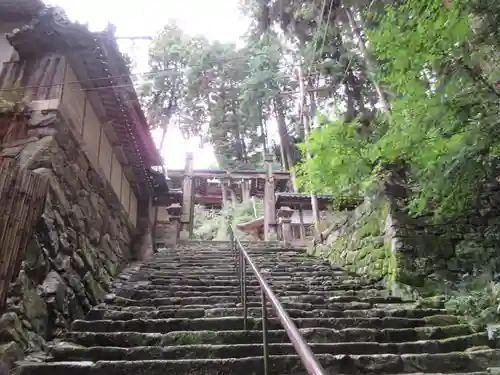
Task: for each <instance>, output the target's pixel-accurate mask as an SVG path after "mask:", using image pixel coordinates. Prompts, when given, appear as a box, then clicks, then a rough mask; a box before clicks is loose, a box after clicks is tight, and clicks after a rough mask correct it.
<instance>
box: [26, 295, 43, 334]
mask: <svg viewBox="0 0 500 375" xmlns="http://www.w3.org/2000/svg"><path fill="white" fill-rule="evenodd" d="M23 307H24V314H25V315H26V318H27V319H28V320H29V322H30V323H31V325H32V326H33V328H34V329H35V331H36V332H38V333H39V334H40V335H42V336H45V335H46V333H47V324H48V309H47V304H46V303H45V301H44V299H43V298H42V297H40V296H39V295H38V293H37V292H36V290H35V289H33V288H32V287H25V288H24V291H23Z"/></svg>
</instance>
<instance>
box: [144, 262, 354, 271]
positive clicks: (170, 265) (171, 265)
mask: <svg viewBox="0 0 500 375" xmlns="http://www.w3.org/2000/svg"><path fill="white" fill-rule="evenodd" d="M255 263H256V265H257V266H258V267H259V269H265V270H270V271H284V272H295V271H337V272H347V271H346V270H345V269H344V268H342V267H340V266H334V265H330V264H318V263H316V262H312V261H311V262H310V263H309V264H304V263H303V262H300V263H290V262H287V263H276V262H268V261H266V262H264V261H260V262H259V261H257V262H255ZM138 266H139V267H141V268H142V269H147V270H165V269H167V270H170V269H174V270H175V269H187V270H193V269H221V270H224V269H226V270H232V269H234V268H235V267H236V264H232V263H227V262H224V261H220V262H218V263H216V264H196V263H188V262H172V261H169V262H158V261H155V262H152V263H139V264H138Z"/></svg>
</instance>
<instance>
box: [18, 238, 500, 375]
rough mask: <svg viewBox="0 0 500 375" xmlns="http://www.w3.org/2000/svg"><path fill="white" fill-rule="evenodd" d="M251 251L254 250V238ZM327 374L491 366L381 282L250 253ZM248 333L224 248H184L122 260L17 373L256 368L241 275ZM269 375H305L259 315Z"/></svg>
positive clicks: (202, 374)
mask: <svg viewBox="0 0 500 375" xmlns="http://www.w3.org/2000/svg"><path fill="white" fill-rule="evenodd" d="M261 246H262V245H261ZM248 251H249V254H250V256H251V257H252V259H254V261H255V263H256V264H257V265H258V267H259V268H260V269H261V270H262V274H263V275H264V277H265V278H266V279H267V280H268V282H269V284H270V285H271V287H272V288H273V290H274V292H275V293H276V294H277V295H278V297H279V298H280V300H281V301H282V304H283V305H284V306H285V308H286V310H287V312H288V313H289V315H290V316H291V317H292V318H293V319H294V322H295V324H296V325H297V327H298V328H299V329H300V331H301V333H302V334H303V336H304V337H305V339H306V340H307V341H308V342H309V343H310V346H311V348H312V350H313V351H314V352H315V353H316V355H317V357H318V359H319V360H320V362H321V363H322V364H323V366H324V367H325V369H326V371H327V372H328V373H329V374H332V375H333V374H358V373H359V374H362V373H363V374H366V373H383V374H410V373H411V374H417V373H433V374H438V373H476V374H486V373H487V372H488V368H490V367H495V366H497V365H498V363H499V362H500V350H496V349H493V348H491V346H492V345H491V343H490V342H489V341H488V337H487V335H486V334H485V333H475V332H473V331H472V330H471V329H470V328H469V327H468V326H467V325H463V324H460V323H459V321H458V319H457V318H456V317H454V316H449V315H446V312H445V311H444V310H443V309H442V306H437V308H436V307H435V308H421V307H418V305H417V304H415V303H412V302H404V301H401V300H400V299H398V298H395V297H391V296H390V295H389V293H388V292H387V291H386V290H385V289H384V287H383V285H381V284H380V283H377V282H375V281H373V280H370V279H368V278H365V277H359V276H355V275H351V274H348V273H347V272H346V271H344V270H342V269H341V268H339V267H335V266H331V265H329V264H328V263H325V262H321V261H320V260H318V259H315V258H308V257H307V256H306V254H305V252H304V251H301V250H291V249H278V248H277V246H268V248H266V249H259V248H257V247H255V246H253V248H250V249H249V250H248ZM248 280H249V281H248V284H247V285H248V287H247V290H248V296H249V297H248V305H249V315H250V318H249V324H248V327H249V330H248V331H246V332H245V331H243V319H242V317H241V316H242V308H241V305H240V296H239V287H238V280H237V277H236V273H235V266H234V258H233V254H232V253H231V251H230V249H229V244H227V243H213V244H212V243H193V244H190V245H184V246H179V247H178V248H177V249H175V250H165V251H163V252H161V253H159V254H157V255H156V256H155V257H154V258H153V259H151V260H149V261H146V262H143V263H140V264H137V265H133V266H131V267H129V268H128V269H127V270H125V272H124V273H123V274H122V275H121V277H120V279H119V280H117V281H116V282H115V283H114V289H113V294H111V295H109V296H108V297H107V300H106V301H105V303H103V304H101V305H99V306H97V307H96V308H95V309H94V310H92V311H91V312H90V313H89V314H88V316H87V318H86V320H79V321H75V322H74V323H73V326H72V331H71V332H69V333H67V334H66V335H65V337H61V338H59V339H58V340H56V341H55V342H54V343H53V345H52V347H51V348H50V353H49V354H50V355H49V357H48V358H47V359H46V360H45V361H44V362H38V363H36V362H27V363H23V364H22V367H21V374H22V375H95V374H99V375H119V374H120V375H121V374H131V375H132V374H133V375H164V374H190V375H216V374H217V375H219V374H234V375H259V374H263V360H262V332H261V331H260V329H261V326H262V325H261V320H260V318H259V317H260V314H261V308H260V297H259V288H258V284H257V281H256V280H255V278H254V277H253V275H252V274H251V272H250V271H249V272H248ZM269 315H270V321H269V329H270V331H269V342H270V353H271V361H270V362H271V371H270V373H271V374H276V375H279V374H294V375H298V374H306V371H305V369H304V368H303V366H302V364H301V362H300V360H299V359H298V357H297V355H296V354H295V351H294V349H293V347H292V345H291V344H290V342H289V340H288V338H287V335H286V333H285V332H284V330H283V328H282V326H281V325H280V323H279V321H278V319H277V318H276V317H275V316H274V314H273V313H272V312H271V311H269Z"/></svg>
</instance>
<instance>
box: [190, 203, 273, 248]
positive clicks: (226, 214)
mask: <svg viewBox="0 0 500 375" xmlns="http://www.w3.org/2000/svg"><path fill="white" fill-rule="evenodd" d="M255 212H256V214H257V216H255ZM263 215H264V202H263V201H262V200H259V199H255V210H254V202H253V201H252V200H247V201H243V202H238V203H236V204H235V205H234V206H233V205H232V204H228V205H227V206H225V207H223V208H222V210H220V211H215V210H207V209H205V208H204V207H203V206H195V212H194V228H193V229H194V230H193V237H194V238H195V239H200V240H227V239H229V238H228V236H227V227H228V223H230V222H231V223H233V224H234V225H236V224H242V223H246V222H249V221H252V220H254V219H255V218H258V217H261V216H263ZM237 235H238V236H239V238H240V239H242V240H244V239H249V236H248V235H247V234H245V233H243V232H241V231H238V233H237Z"/></svg>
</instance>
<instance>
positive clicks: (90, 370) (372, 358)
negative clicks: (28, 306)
mask: <svg viewBox="0 0 500 375" xmlns="http://www.w3.org/2000/svg"><path fill="white" fill-rule="evenodd" d="M317 358H318V360H319V361H320V362H321V364H322V365H323V367H324V368H325V370H326V372H327V373H330V374H373V373H384V374H412V373H427V374H430V373H440V372H442V373H448V374H449V373H463V372H480V371H485V370H486V368H488V367H492V366H497V365H498V364H499V363H500V351H499V350H482V351H476V352H471V353H439V354H427V353H424V354H364V355H333V354H320V355H318V356H317ZM270 362H271V366H270V373H269V375H282V374H292V375H299V374H300V375H302V374H305V370H304V367H303V365H302V363H301V361H300V359H299V358H298V356H296V355H282V356H271V357H270ZM262 373H263V358H262V357H247V358H232V359H197V360H192V359H190V360H154V361H98V362H92V361H82V362H53V363H30V364H23V366H22V367H21V375H67V374H71V375H123V374H144V375H145V374H148V375H160V374H161V375H164V374H169V375H181V374H183V375H185V374H190V375H220V374H225V375H241V374H262Z"/></svg>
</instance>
